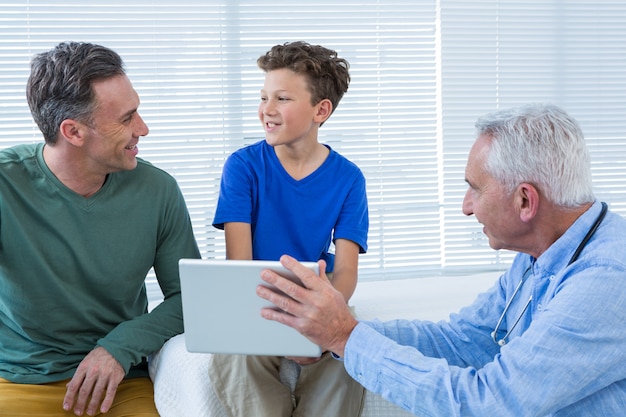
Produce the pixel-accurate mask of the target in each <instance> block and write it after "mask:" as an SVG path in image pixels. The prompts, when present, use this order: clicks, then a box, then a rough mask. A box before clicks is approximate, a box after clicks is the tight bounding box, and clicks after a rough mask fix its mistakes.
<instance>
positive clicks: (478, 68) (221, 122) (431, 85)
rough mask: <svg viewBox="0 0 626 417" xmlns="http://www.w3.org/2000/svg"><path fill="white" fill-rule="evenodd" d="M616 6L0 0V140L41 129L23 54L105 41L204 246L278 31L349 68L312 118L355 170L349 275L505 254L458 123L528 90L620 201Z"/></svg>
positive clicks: (500, 260)
mask: <svg viewBox="0 0 626 417" xmlns="http://www.w3.org/2000/svg"><path fill="white" fill-rule="evenodd" d="M625 9H626V7H625V6H623V5H621V4H620V2H617V1H587V2H583V1H568V2H562V1H557V0H554V1H545V0H525V1H523V2H521V1H512V0H507V1H496V0H491V1H488V0H477V1H474V2H471V3H468V2H465V1H462V0H458V1H457V0H418V1H415V0H390V1H385V2H381V1H375V0H359V1H341V2H337V1H326V0H320V1H318V2H316V3H315V4H313V3H310V2H304V1H301V0H291V1H289V2H284V1H274V2H266V1H252V0H250V1H235V0H222V1H217V0H186V1H180V2H165V1H157V0H153V1H148V0H143V1H142V0H125V1H121V0H109V1H107V2H106V3H104V2H103V3H99V2H90V4H84V2H78V1H66V2H63V3H59V4H51V3H49V2H44V1H40V2H37V1H21V2H20V1H15V2H12V3H7V2H4V3H3V4H1V5H0V62H1V65H0V97H2V98H1V100H0V147H6V146H10V145H13V144H16V143H24V142H39V141H42V140H43V139H42V138H41V135H40V133H39V131H38V129H37V128H36V127H35V126H34V124H33V122H32V119H31V116H30V114H29V111H28V108H27V104H26V100H25V94H24V88H25V84H26V79H27V77H28V72H29V61H30V58H31V57H32V55H33V54H35V53H37V52H41V51H44V50H48V49H50V48H52V47H53V46H54V45H55V44H56V43H58V42H60V41H64V40H78V41H88V42H94V43H100V44H103V45H105V46H108V47H111V48H113V49H114V50H116V51H117V52H118V53H120V55H121V56H122V58H123V59H124V61H125V63H126V68H127V71H128V75H129V77H130V78H131V81H132V82H133V84H134V86H135V88H136V89H137V91H138V93H139V95H140V98H141V101H142V104H141V106H140V108H139V111H140V114H141V115H142V116H143V118H144V119H145V121H146V123H147V124H148V126H149V127H150V134H149V135H148V136H146V137H145V138H142V139H141V140H140V143H139V146H140V153H139V156H140V157H143V158H145V159H147V160H149V161H151V162H152V163H154V164H155V165H157V166H159V167H161V168H163V169H165V170H166V171H168V172H170V173H171V174H172V175H173V176H174V177H175V178H176V179H177V180H178V182H179V184H180V187H181V189H182V191H183V194H184V195H185V198H186V201H187V204H188V207H189V211H190V214H191V217H192V222H193V225H194V232H195V234H196V238H197V240H198V244H199V246H200V249H201V251H202V256H203V257H205V258H223V257H224V242H223V232H222V231H219V230H216V229H214V228H213V227H212V226H211V221H212V218H213V214H214V210H215V204H216V199H217V196H218V189H219V180H220V175H221V168H222V164H223V162H224V160H225V158H226V157H227V156H228V155H229V154H230V153H232V152H233V151H235V150H236V149H238V148H240V147H241V146H244V145H246V144H248V143H252V142H253V141H256V140H259V139H261V138H262V137H263V130H262V127H261V124H260V122H259V121H258V119H257V113H256V110H257V105H258V102H259V91H260V89H261V87H262V84H263V73H262V71H261V70H259V69H258V68H257V66H256V59H257V58H258V57H259V56H260V55H261V54H263V53H265V52H266V51H267V50H268V49H269V48H270V47H271V46H273V45H275V44H278V43H284V42H287V41H294V40H305V41H308V42H310V43H316V44H321V45H324V46H327V47H329V48H332V49H335V50H337V51H338V53H339V55H340V56H341V57H343V58H346V59H347V60H348V61H349V62H350V64H351V75H352V81H351V84H350V88H349V90H348V93H347V94H346V95H345V97H344V98H343V100H342V102H341V103H340V104H339V107H338V109H337V111H336V112H335V113H334V114H333V115H332V116H331V118H330V119H329V121H328V122H327V123H325V124H324V126H323V127H322V128H321V129H320V141H322V142H324V143H328V144H329V145H330V146H332V147H333V148H334V149H335V150H337V151H338V152H340V153H342V154H343V155H345V156H346V157H348V158H349V159H351V160H352V161H353V162H355V163H356V164H357V165H359V167H360V168H361V169H362V171H363V173H364V174H365V177H366V179H367V192H368V199H369V204H370V231H369V251H368V253H367V254H364V255H361V258H360V279H362V280H375V279H391V278H406V277H419V276H423V275H432V274H440V273H461V272H463V273H468V272H473V271H474V272H478V271H484V270H493V269H504V268H505V267H506V266H507V265H508V263H509V262H510V260H511V257H512V254H511V253H508V252H507V251H493V250H491V249H490V248H489V247H488V242H487V239H486V238H485V236H484V235H483V234H482V231H481V229H482V227H481V226H480V225H479V224H478V223H477V222H476V220H475V219H474V218H467V217H465V216H463V214H462V212H461V202H462V198H463V195H464V193H465V190H466V185H465V183H464V169H465V162H466V158H467V152H468V151H469V147H470V146H471V144H472V143H473V139H474V138H473V123H474V121H475V119H476V118H477V117H478V116H480V115H481V114H483V113H486V112H488V111H492V110H495V109H498V108H503V107H509V106H512V105H517V104H522V103H526V102H529V101H549V102H553V103H555V104H559V105H561V106H563V107H564V108H565V109H566V110H568V111H569V112H571V113H572V114H573V115H574V116H575V117H577V118H578V120H579V121H580V122H581V125H582V127H583V130H584V131H585V133H586V136H587V138H588V141H589V146H590V148H591V150H592V159H593V161H594V165H593V170H594V181H595V185H596V191H597V193H598V196H599V198H603V199H606V200H607V201H608V202H609V203H610V206H611V208H612V209H613V210H616V211H618V212H621V213H622V214H626V182H625V181H624V179H625V176H626V175H625V174H624V169H623V166H624V159H626V139H625V134H624V132H625V131H626V129H625V128H626V118H624V117H623V115H624V114H626V112H625V110H626V109H625V107H626V91H625V90H626V73H625V72H624V71H623V68H624V64H625V62H624V61H626V53H625V50H624V48H625V47H624V45H626V42H625V41H626V17H625V16H626V10H625Z"/></svg>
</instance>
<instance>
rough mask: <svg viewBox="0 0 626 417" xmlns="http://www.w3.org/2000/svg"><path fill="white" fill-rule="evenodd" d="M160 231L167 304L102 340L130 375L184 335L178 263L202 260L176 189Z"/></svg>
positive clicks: (158, 264) (158, 262)
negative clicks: (136, 366) (131, 369)
mask: <svg viewBox="0 0 626 417" xmlns="http://www.w3.org/2000/svg"><path fill="white" fill-rule="evenodd" d="M170 191H171V192H169V193H168V194H169V195H170V196H171V198H170V199H169V202H168V209H167V210H165V215H164V218H163V220H162V227H161V228H160V230H159V231H158V236H157V240H158V244H157V251H156V253H155V261H154V271H155V275H156V278H157V281H158V282H159V286H160V288H161V291H162V293H163V297H164V301H163V302H162V303H160V304H159V305H158V306H157V307H155V308H154V310H152V311H151V312H150V313H145V314H143V315H140V316H137V317H135V318H133V319H131V320H128V321H124V322H122V323H120V324H119V325H118V326H116V327H115V328H114V329H113V330H112V331H111V332H109V333H108V334H107V335H106V336H105V337H103V338H102V339H100V340H99V341H98V345H99V346H102V347H104V348H105V349H106V350H107V351H108V352H109V353H111V355H113V357H115V358H116V359H117V360H118V362H120V364H121V365H122V366H123V367H124V370H125V371H126V372H127V373H128V371H129V370H130V368H131V367H132V366H135V365H138V364H140V363H141V362H142V361H144V360H145V358H146V357H147V356H149V355H150V354H152V353H153V352H155V351H157V350H158V349H160V348H161V346H163V344H164V343H165V342H166V341H167V340H168V339H169V338H171V337H173V336H175V335H176V334H179V333H182V332H183V317H182V303H181V295H180V277H179V272H178V261H179V260H180V259H181V258H200V252H199V250H198V246H197V243H196V240H195V237H194V234H193V229H192V225H191V220H190V217H189V213H188V211H187V207H186V204H185V200H184V198H183V195H182V193H181V192H180V190H179V189H178V187H177V186H175V187H174V188H173V189H171V190H170Z"/></svg>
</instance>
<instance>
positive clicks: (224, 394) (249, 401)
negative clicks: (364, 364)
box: [209, 352, 364, 417]
mask: <svg viewBox="0 0 626 417" xmlns="http://www.w3.org/2000/svg"><path fill="white" fill-rule="evenodd" d="M280 364H281V358H280V357H276V356H251V355H217V354H216V355H213V357H212V362H211V364H210V365H209V377H210V380H211V384H212V386H213V389H214V391H215V394H216V396H217V397H218V399H219V400H220V402H221V403H222V405H223V406H224V409H225V410H226V412H227V414H228V415H229V416H230V417H251V416H254V417H292V416H293V417H296V416H297V417H322V416H323V417H358V416H360V415H361V412H362V410H363V396H364V388H363V387H362V386H361V385H360V384H359V383H357V382H356V381H355V380H354V379H352V377H350V375H348V373H347V372H346V370H345V369H344V367H343V362H341V361H338V360H336V359H334V358H333V357H332V356H331V355H330V353H328V352H326V353H324V355H322V359H321V360H319V361H318V362H316V363H313V364H311V365H305V366H301V367H300V375H299V377H298V379H297V381H296V384H295V388H294V390H293V395H292V393H291V392H290V389H289V387H287V386H286V385H284V384H283V383H282V382H281V380H280V375H279V372H280ZM298 366H299V365H298Z"/></svg>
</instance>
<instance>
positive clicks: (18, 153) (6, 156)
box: [0, 143, 41, 163]
mask: <svg viewBox="0 0 626 417" xmlns="http://www.w3.org/2000/svg"><path fill="white" fill-rule="evenodd" d="M40 145H41V144H37V143H24V144H20V145H14V146H11V147H9V148H5V149H1V150H0V163H11V162H20V161H23V160H24V159H28V158H32V157H35V156H36V155H37V149H38V147H39V146H40Z"/></svg>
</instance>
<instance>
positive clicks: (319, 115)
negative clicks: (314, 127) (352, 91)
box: [314, 98, 333, 124]
mask: <svg viewBox="0 0 626 417" xmlns="http://www.w3.org/2000/svg"><path fill="white" fill-rule="evenodd" d="M332 112H333V103H331V102H330V100H329V99H327V98H325V99H324V100H322V101H320V102H319V103H317V112H316V113H315V118H314V121H315V122H317V123H319V124H322V123H324V122H325V121H326V120H327V119H328V118H329V117H330V115H331V114H332Z"/></svg>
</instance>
